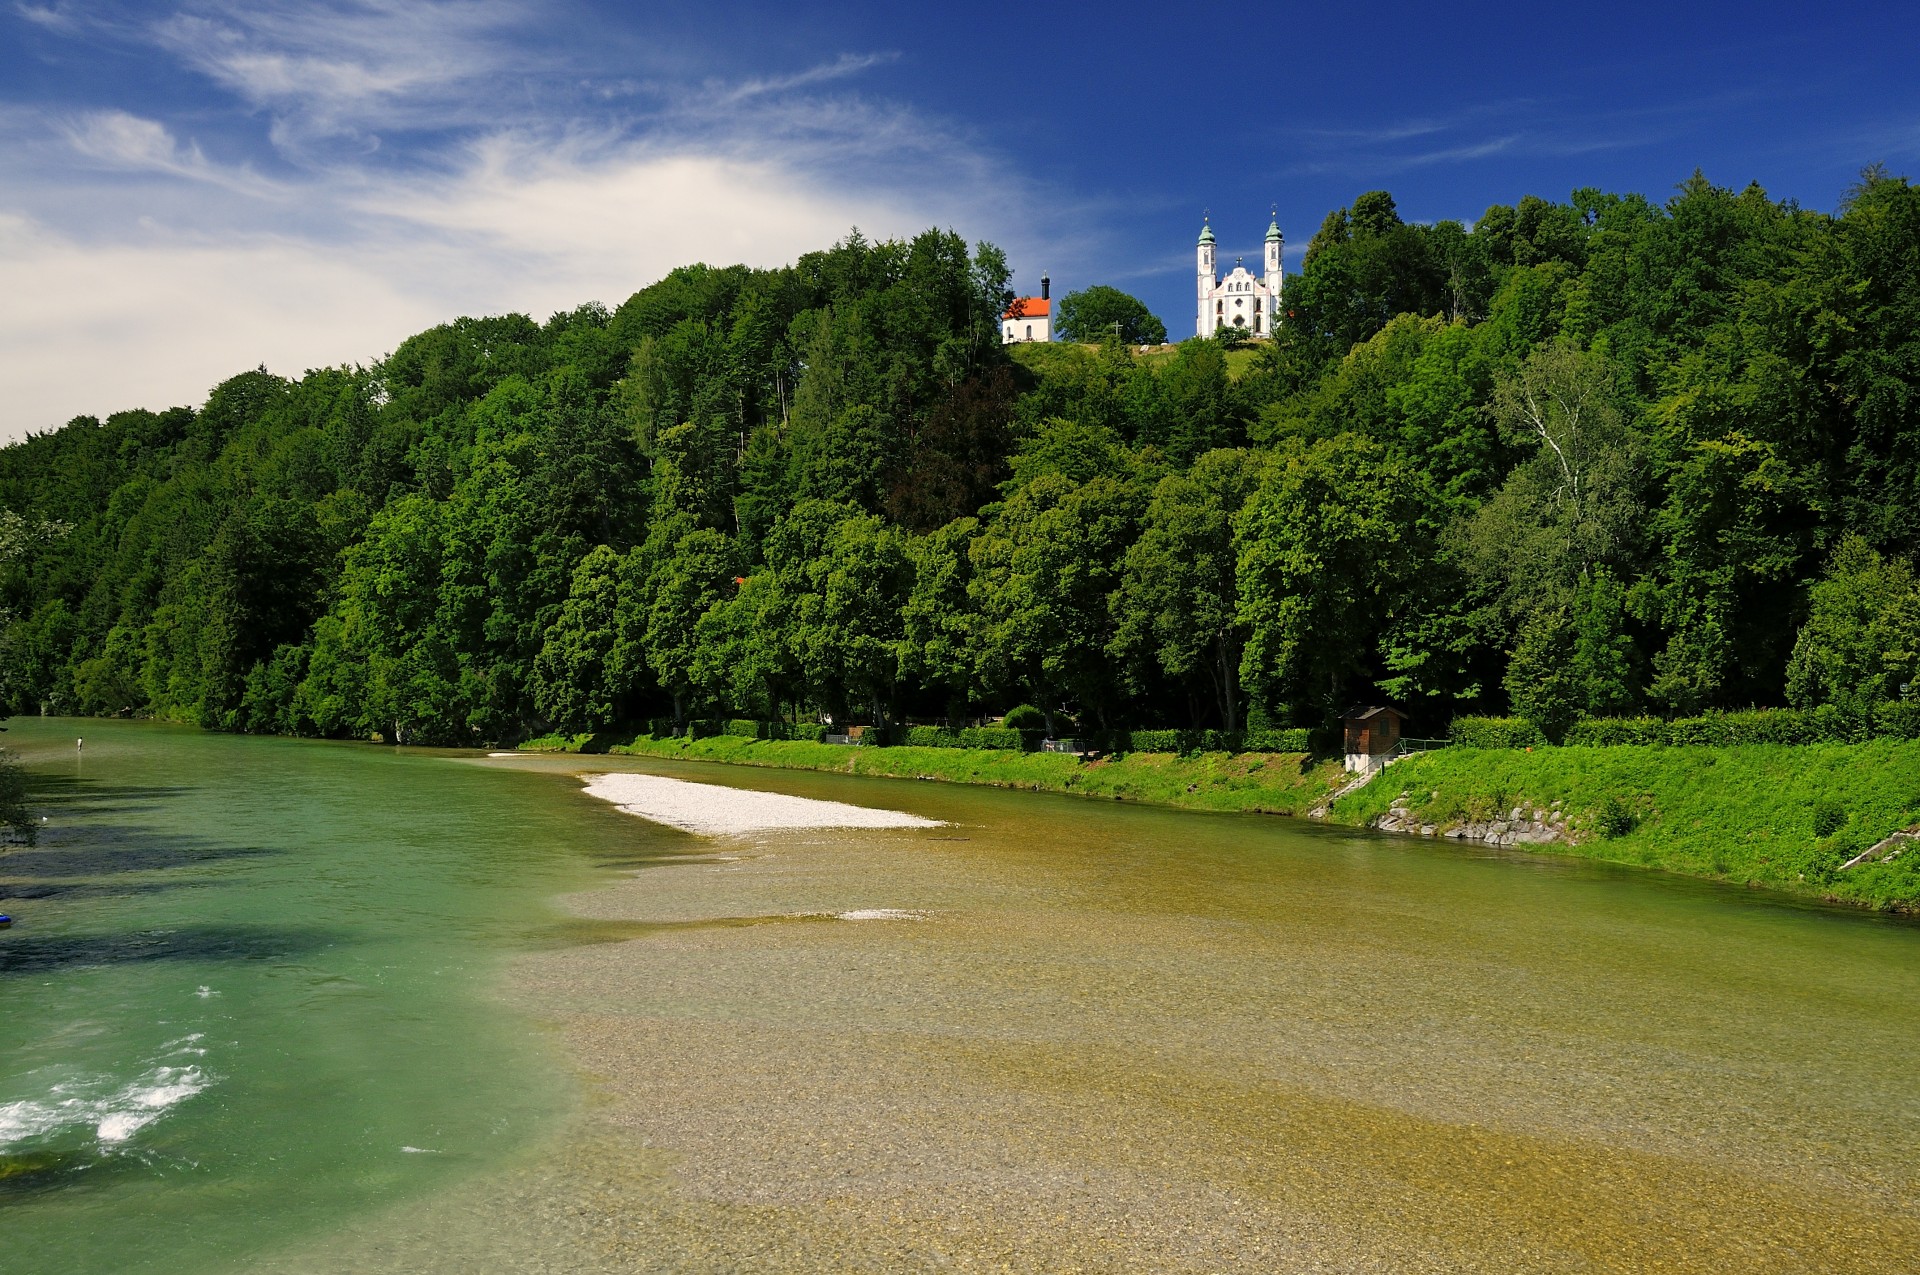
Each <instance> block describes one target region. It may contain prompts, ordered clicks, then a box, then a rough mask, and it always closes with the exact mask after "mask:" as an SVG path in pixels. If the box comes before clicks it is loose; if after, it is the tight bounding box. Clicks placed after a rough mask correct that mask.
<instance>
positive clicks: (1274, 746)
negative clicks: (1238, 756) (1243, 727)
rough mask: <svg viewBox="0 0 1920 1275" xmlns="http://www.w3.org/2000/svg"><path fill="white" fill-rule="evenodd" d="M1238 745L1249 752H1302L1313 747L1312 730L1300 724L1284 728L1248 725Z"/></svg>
mask: <svg viewBox="0 0 1920 1275" xmlns="http://www.w3.org/2000/svg"><path fill="white" fill-rule="evenodd" d="M1240 747H1241V748H1242V749H1244V750H1245V751H1247V752H1250V753H1304V752H1309V751H1311V750H1312V748H1313V732H1312V731H1310V730H1308V729H1307V728H1306V727H1304V726H1301V727H1298V728H1297V729H1293V730H1286V729H1281V728H1279V727H1273V726H1267V727H1260V728H1257V729H1256V728H1253V727H1249V728H1248V730H1247V732H1246V734H1245V735H1243V736H1242V737H1241V740H1240Z"/></svg>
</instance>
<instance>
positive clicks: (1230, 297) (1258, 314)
mask: <svg viewBox="0 0 1920 1275" xmlns="http://www.w3.org/2000/svg"><path fill="white" fill-rule="evenodd" d="M1284 246H1285V240H1284V239H1282V238H1281V235H1280V222H1279V219H1278V218H1275V219H1274V222H1273V224H1272V225H1270V226H1268V227H1267V245H1266V249H1267V250H1266V260H1265V263H1264V264H1265V267H1266V273H1264V274H1262V275H1259V276H1255V275H1254V273H1253V272H1252V271H1251V270H1248V269H1247V267H1246V265H1245V263H1244V262H1242V261H1235V262H1234V265H1233V269H1232V270H1229V271H1228V272H1227V273H1226V275H1225V277H1222V276H1221V274H1220V267H1219V264H1218V262H1217V261H1216V260H1215V256H1214V251H1215V247H1216V245H1215V243H1214V238H1213V226H1212V225H1211V224H1204V223H1203V224H1202V226H1201V228H1200V247H1199V250H1198V254H1197V256H1198V273H1199V278H1198V294H1199V298H1198V305H1199V308H1198V310H1197V311H1196V313H1195V322H1194V328H1193V331H1194V335H1195V336H1212V335H1213V334H1214V333H1216V332H1218V331H1219V330H1220V329H1221V328H1225V327H1240V328H1244V329H1245V330H1246V333H1247V335H1248V336H1261V337H1264V336H1270V335H1272V333H1273V325H1274V323H1275V322H1276V321H1277V320H1278V317H1279V314H1280V284H1281V271H1280V250H1281V248H1282V247H1284Z"/></svg>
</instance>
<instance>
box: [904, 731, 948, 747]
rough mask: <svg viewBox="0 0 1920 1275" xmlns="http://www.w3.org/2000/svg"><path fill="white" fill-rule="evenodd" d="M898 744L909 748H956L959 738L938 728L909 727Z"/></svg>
mask: <svg viewBox="0 0 1920 1275" xmlns="http://www.w3.org/2000/svg"><path fill="white" fill-rule="evenodd" d="M900 742H901V743H903V744H906V745H907V746H908V747H910V748H958V747H960V736H958V735H957V734H955V733H954V732H953V731H950V730H947V729H945V728H944V727H940V726H909V727H907V729H906V737H905V738H904V739H902V740H901V741H900Z"/></svg>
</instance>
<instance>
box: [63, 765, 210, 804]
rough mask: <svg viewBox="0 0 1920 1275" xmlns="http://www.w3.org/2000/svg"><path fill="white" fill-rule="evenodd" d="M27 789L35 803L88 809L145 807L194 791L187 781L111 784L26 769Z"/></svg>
mask: <svg viewBox="0 0 1920 1275" xmlns="http://www.w3.org/2000/svg"><path fill="white" fill-rule="evenodd" d="M27 789H28V792H29V793H30V794H31V795H32V798H33V804H34V805H36V806H51V807H56V808H59V809H62V810H70V809H76V808H78V809H82V810H84V811H87V812H93V811H113V810H121V809H144V808H146V807H148V806H152V805H153V804H155V803H156V802H161V801H165V800H167V799H168V798H170V797H180V796H184V795H185V794H187V793H190V792H192V791H193V789H192V788H190V787H188V786H187V785H185V784H109V783H103V782H101V781H100V780H97V779H86V778H82V777H80V776H76V775H45V774H38V773H35V772H33V771H29V772H27Z"/></svg>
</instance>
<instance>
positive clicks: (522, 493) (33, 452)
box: [0, 171, 1920, 743]
mask: <svg viewBox="0 0 1920 1275" xmlns="http://www.w3.org/2000/svg"><path fill="white" fill-rule="evenodd" d="M1007 280H1008V271H1007V267H1006V264H1005V262H1004V259H1003V258H1002V256H1001V254H1000V253H999V252H998V251H997V250H995V249H993V248H991V247H989V246H985V245H982V246H980V247H978V248H976V249H974V250H972V251H969V250H968V247H967V245H966V243H965V242H964V241H962V240H961V239H959V238H958V237H957V236H955V235H952V234H950V233H936V232H931V231H930V232H928V233H926V234H923V235H921V236H919V237H918V238H916V239H914V240H912V241H911V242H905V243H878V244H874V243H868V242H866V241H864V240H862V239H861V238H860V237H859V236H858V235H854V236H852V237H850V238H849V239H847V240H846V241H845V242H843V243H841V244H839V245H836V246H835V247H833V248H831V249H828V250H826V251H823V252H819V253H815V254H812V255H809V256H807V257H804V258H802V259H801V260H800V261H799V262H797V263H795V264H794V265H793V266H790V267H786V268H782V269H778V270H767V271H759V270H750V269H747V268H744V267H737V266H736V267H727V268H713V267H708V266H690V267H687V268H685V269H681V270H678V271H675V272H674V273H673V274H672V275H670V276H668V277H667V278H666V279H664V280H662V281H661V282H659V283H657V284H654V285H652V286H651V287H648V288H645V289H643V290H642V291H641V292H639V293H637V294H635V295H634V296H633V297H632V298H630V299H629V300H628V301H627V302H626V303H625V304H623V305H621V306H620V307H619V308H618V309H617V310H614V311H612V312H608V311H607V310H605V309H604V308H602V307H598V306H586V307H583V308H581V309H579V310H577V311H574V312H572V313H569V314H560V315H555V316H554V317H553V318H552V319H550V320H548V321H547V322H546V323H545V324H544V325H542V324H537V323H535V322H533V321H531V320H529V319H527V318H525V317H522V316H518V315H510V316H506V317H500V318H487V319H461V320H458V321H456V322H453V323H450V324H448V325H446V326H443V327H439V328H435V329H433V330H431V331H428V332H424V333H421V334H420V335H418V336H415V337H413V338H411V339H409V340H408V341H406V342H405V343H403V344H402V345H401V346H400V347H399V348H398V349H397V350H395V351H394V352H393V354H392V355H391V356H389V357H388V358H386V359H385V360H383V361H382V362H380V363H378V364H377V365H375V366H373V367H371V368H367V369H358V368H341V369H327V370H322V371H315V372H309V373H308V374H307V375H306V376H304V377H302V378H301V379H299V380H294V381H289V380H285V379H282V378H280V377H277V376H274V375H270V374H268V373H267V372H265V371H264V370H261V371H254V372H247V373H243V374H242V375H239V376H236V377H234V378H233V379H232V380H229V381H227V382H225V383H224V384H222V385H220V386H218V387H217V388H215V389H214V390H213V392H212V393H211V395H210V396H209V398H208V400H207V402H206V403H205V404H204V405H203V406H201V407H199V408H198V409H189V408H173V409H170V410H164V411H144V410H142V411H127V412H122V413H119V414H117V415H114V416H111V417H109V418H107V419H106V420H105V421H98V420H94V419H92V418H81V419H78V420H75V421H73V422H71V423H69V424H68V425H66V426H65V427H64V428H61V429H58V430H54V431H52V432H49V433H46V434H42V435H38V436H36V437H33V438H31V439H29V440H27V441H26V442H23V443H21V444H18V445H16V446H12V447H9V448H7V449H5V450H4V451H0V607H3V608H4V611H3V612H0V625H3V626H4V627H3V628H0V709H5V710H11V711H13V712H16V713H20V712H38V711H42V710H43V709H44V710H49V711H56V712H79V713H124V712H132V713H139V714H155V715H161V716H166V717H175V718H182V719H188V720H195V721H199V722H202V723H204V724H207V725H210V726H214V727H218V728H221V729H229V730H246V731H262V732H283V733H298V734H317V735H331V736H358V737H364V736H380V737H384V738H387V739H390V740H402V741H407V742H421V743H426V742H443V743H476V742H500V741H509V740H514V739H519V738H524V737H526V736H527V735H530V734H535V733H540V732H543V731H546V730H549V729H555V728H558V729H564V730H586V729H597V728H601V727H605V726H609V725H613V724H615V723H618V722H621V721H631V720H636V719H639V718H643V717H648V716H674V717H677V718H686V717H689V716H694V715H701V716H710V715H727V716H735V715H737V716H761V717H772V716H775V715H784V716H786V717H788V718H790V719H791V718H793V717H796V716H811V715H812V714H815V713H818V712H825V713H828V714H831V715H832V716H833V717H834V718H835V720H840V721H846V720H861V721H886V720H897V719H899V718H902V717H907V716H912V717H915V718H921V719H932V718H942V717H945V718H959V717H965V716H978V715H981V714H985V713H992V712H996V711H998V710H1001V709H1004V708H1006V707H1007V706H1010V705H1013V704H1016V703H1021V702H1030V703H1033V704H1035V705H1038V706H1040V707H1041V708H1042V709H1043V710H1047V711H1052V712H1055V713H1069V714H1072V715H1074V716H1076V717H1078V718H1079V719H1080V720H1081V722H1082V723H1083V724H1084V725H1085V726H1088V727H1093V726H1100V725H1104V726H1114V727H1117V726H1181V727H1185V726H1197V725H1214V726H1221V727H1224V728H1227V729H1233V728H1236V727H1238V726H1241V725H1243V724H1244V723H1245V721H1246V719H1247V717H1248V715H1249V714H1250V713H1251V714H1254V715H1257V717H1259V718H1261V719H1264V720H1265V721H1267V722H1270V723H1272V724H1274V725H1283V724H1294V725H1306V726H1317V725H1320V724H1322V723H1324V722H1325V721H1326V720H1328V719H1329V717H1330V716H1331V715H1333V714H1335V713H1337V712H1338V711H1339V710H1340V709H1341V708H1342V707H1344V706H1345V704H1347V703H1349V702H1351V701H1352V700H1354V699H1356V698H1372V697H1376V696H1377V697H1384V698H1387V699H1390V700H1392V701H1395V702H1398V703H1400V704H1402V705H1404V706H1406V707H1407V708H1408V709H1409V710H1410V711H1411V712H1412V713H1413V714H1414V716H1415V722H1414V724H1413V726H1412V727H1411V729H1412V730H1413V731H1414V732H1415V733H1438V732H1439V731H1440V730H1442V729H1444V727H1445V724H1446V722H1447V721H1448V720H1449V719H1450V718H1451V717H1452V716H1453V715H1454V714H1455V713H1457V712H1468V711H1471V712H1481V713H1484V712H1503V711H1507V710H1508V709H1511V710H1513V711H1516V712H1518V713H1521V714H1523V715H1526V716H1528V717H1531V718H1533V719H1534V720H1535V721H1536V722H1538V723H1539V724H1540V725H1541V726H1542V728H1543V729H1545V730H1546V731H1547V732H1548V734H1549V735H1550V736H1555V737H1557V735H1558V734H1559V732H1561V731H1563V730H1564V729H1565V728H1566V726H1567V725H1568V724H1569V723H1571V722H1572V721H1574V720H1576V719H1578V718H1580V717H1583V716H1589V715H1605V714H1621V713H1654V714H1666V715H1684V714H1692V713H1696V712H1699V711H1701V710H1704V709H1710V708H1715V707H1726V708H1737V707H1745V706H1749V705H1761V706H1766V705H1778V704H1789V703H1791V704H1799V705H1815V704H1823V703H1829V702H1832V703H1839V704H1842V705H1845V706H1850V707H1866V706H1870V705H1871V704H1872V703H1874V702H1876V701H1881V700H1885V699H1889V698H1897V697H1899V696H1901V695H1902V694H1907V693H1911V692H1909V691H1907V689H1906V688H1907V687H1908V686H1909V684H1911V683H1913V682H1914V681H1915V680H1916V675H1917V674H1920V669H1916V663H1920V586H1916V583H1915V577H1914V575H1913V572H1912V569H1911V562H1912V559H1913V556H1914V554H1915V552H1916V550H1920V189H1916V188H1914V187H1913V186H1911V185H1910V184H1909V183H1908V182H1907V181H1906V180H1905V179H1896V178H1890V177H1887V176H1885V175H1884V174H1882V173H1879V172H1877V171H1873V172H1869V173H1868V174H1866V175H1865V176H1864V177H1863V179H1862V181H1861V183H1860V184H1859V185H1858V186H1857V187H1856V188H1855V189H1854V190H1852V191H1850V192H1848V194H1847V196H1846V198H1845V201H1844V202H1843V204H1842V206H1841V208H1840V210H1839V212H1838V213H1836V214H1833V215H1829V214H1825V213H1817V212H1809V211H1805V210H1802V209H1800V208H1798V207H1796V206H1794V205H1793V204H1791V203H1780V202H1776V201H1774V200H1772V199H1770V198H1768V196H1767V195H1766V194H1765V193H1764V192H1762V191H1761V190H1759V189H1758V188H1749V189H1747V190H1744V191H1733V190H1726V189H1720V188H1716V187H1714V186H1712V185H1710V184H1709V183H1708V182H1706V181H1705V180H1704V179H1702V178H1700V177H1698V176H1696V177H1695V178H1694V179H1693V180H1691V181H1688V182H1686V183H1685V184H1684V185H1682V186H1681V187H1680V188H1679V190H1678V191H1677V193H1676V194H1675V195H1674V196H1673V197H1672V198H1671V199H1669V200H1667V201H1666V202H1665V203H1664V204H1660V203H1656V202H1650V201H1649V200H1647V199H1644V198H1641V197H1638V196H1627V197H1619V196H1613V195H1603V194H1600V193H1597V192H1594V191H1580V192H1576V193H1575V194H1574V195H1573V196H1572V197H1571V199H1569V200H1568V201H1567V202H1565V203H1551V202H1547V201H1544V200H1540V199H1536V198H1531V197H1530V198H1527V199H1523V200H1521V201H1520V202H1519V204H1518V205H1516V206H1513V207H1505V206H1496V207H1493V208H1490V209H1489V210H1488V211H1487V213H1486V214H1485V215H1484V216H1482V217H1481V218H1479V219H1478V220H1477V221H1476V222H1475V223H1474V225H1473V226H1472V228H1471V229H1469V228H1467V227H1465V226H1463V225H1461V224H1460V223H1457V222H1440V223H1437V224H1434V225H1430V226H1427V225H1417V224H1411V223H1406V222H1403V221H1402V219H1401V217H1400V215H1399V214H1398V212H1397V211H1396V209H1395V207H1394V203H1393V200H1392V199H1391V198H1390V197H1389V196H1388V195H1386V194H1384V193H1382V192H1373V193H1369V194H1366V195H1363V196H1361V197H1360V198H1358V199H1356V200H1355V201H1354V203H1353V205H1352V207H1351V208H1348V209H1343V210H1340V211H1337V212H1335V213H1333V214H1330V215H1329V216H1328V217H1327V219H1326V221H1325V223H1324V224H1323V225H1322V226H1321V227H1320V230H1319V232H1318V233H1317V234H1316V235H1314V237H1313V240H1312V243H1311V244H1310V245H1309V247H1308V250H1307V254H1306V257H1305V261H1304V263H1303V266H1302V268H1301V269H1300V271H1299V272H1298V273H1297V274H1296V275H1295V276H1294V277H1293V278H1291V279H1290V280H1289V283H1288V291H1287V293H1286V297H1285V302H1284V304H1285V308H1286V317H1285V324H1284V326H1283V327H1282V329H1281V331H1280V333H1279V335H1278V337H1277V338H1276V340H1274V341H1273V342H1271V343H1261V344H1258V345H1256V346H1254V347H1251V348H1250V350H1249V351H1248V352H1247V353H1244V354H1235V355H1234V359H1233V366H1234V372H1235V373H1236V374H1235V375H1230V374H1229V360H1228V357H1227V356H1228V353H1229V351H1228V350H1227V348H1226V347H1225V346H1224V345H1222V344H1220V343H1216V342H1198V341H1190V342H1187V343H1185V344H1183V345H1182V346H1181V347H1179V349H1178V351H1177V352H1176V353H1175V354H1174V356H1173V357H1172V358H1170V359H1164V360H1158V361H1155V362H1152V363H1147V362H1144V361H1136V359H1135V357H1134V356H1133V355H1132V354H1131V353H1130V352H1129V351H1128V350H1127V349H1126V348H1125V347H1122V346H1119V345H1117V344H1109V345H1108V346H1106V347H1102V348H1090V347H1078V346H1053V347H1039V348H1035V349H1031V350H1027V351H1023V352H1022V354H1021V356H1020V361H1018V362H1016V361H1014V360H1013V358H1011V357H1010V356H1009V355H1008V353H1007V352H1006V351H1005V350H1003V349H1002V348H1001V347H1000V346H999V345H998V344H997V343H996V342H997V323H996V319H997V316H998V314H999V311H1000V310H1001V308H1002V307H1003V306H1004V304H1005V302H1006V300H1007V298H1008V297H1009V296H1010V293H1009V292H1008V289H1007Z"/></svg>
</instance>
